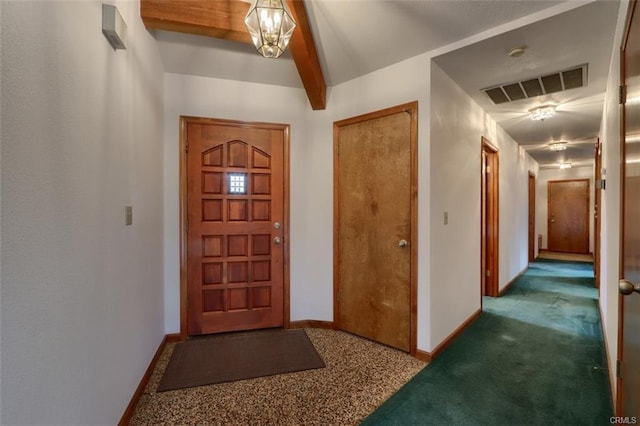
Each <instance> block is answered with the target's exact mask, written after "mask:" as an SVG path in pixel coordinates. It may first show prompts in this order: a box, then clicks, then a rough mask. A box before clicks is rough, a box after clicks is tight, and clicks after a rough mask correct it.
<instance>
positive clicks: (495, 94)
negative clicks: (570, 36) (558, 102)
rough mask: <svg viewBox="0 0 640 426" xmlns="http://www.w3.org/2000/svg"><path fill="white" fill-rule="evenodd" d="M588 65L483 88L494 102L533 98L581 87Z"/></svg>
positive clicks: (585, 79) (585, 78) (584, 82)
mask: <svg viewBox="0 0 640 426" xmlns="http://www.w3.org/2000/svg"><path fill="white" fill-rule="evenodd" d="M587 68H588V65H587V64H585V65H582V66H579V67H576V68H572V69H569V70H566V71H559V72H556V73H553V74H547V75H543V76H539V77H534V78H530V79H527V80H523V81H519V82H516V83H505V84H500V85H497V86H493V87H490V88H488V89H483V90H482V91H483V92H484V93H486V94H487V96H489V97H490V98H491V100H492V101H493V103H494V104H496V105H497V104H502V103H505V102H511V101H517V100H520V99H526V98H534V97H536V96H541V95H546V94H549V93H556V92H562V91H563V90H569V89H575V88H576V87H582V86H585V85H586V82H587Z"/></svg>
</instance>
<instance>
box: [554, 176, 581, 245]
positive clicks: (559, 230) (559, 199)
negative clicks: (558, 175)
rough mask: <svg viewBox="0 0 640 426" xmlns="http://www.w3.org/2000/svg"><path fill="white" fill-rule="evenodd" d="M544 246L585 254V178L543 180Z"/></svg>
mask: <svg viewBox="0 0 640 426" xmlns="http://www.w3.org/2000/svg"><path fill="white" fill-rule="evenodd" d="M547 191H548V192H547V199H548V210H547V215H548V217H547V223H548V226H547V232H548V240H547V241H548V249H549V250H551V251H562V252H569V253H589V179H575V180H557V181H549V182H548V183H547Z"/></svg>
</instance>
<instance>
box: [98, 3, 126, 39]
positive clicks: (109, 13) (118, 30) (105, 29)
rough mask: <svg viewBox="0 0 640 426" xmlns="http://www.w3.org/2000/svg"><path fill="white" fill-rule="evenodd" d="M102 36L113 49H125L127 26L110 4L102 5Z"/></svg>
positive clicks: (116, 9)
mask: <svg viewBox="0 0 640 426" xmlns="http://www.w3.org/2000/svg"><path fill="white" fill-rule="evenodd" d="M102 34H104V36H105V37H106V38H107V40H108V41H109V43H110V44H111V47H113V48H114V49H126V48H127V46H125V44H124V42H125V39H126V38H127V24H125V23H124V19H122V16H120V12H118V8H116V7H115V6H111V5H110V4H103V5H102Z"/></svg>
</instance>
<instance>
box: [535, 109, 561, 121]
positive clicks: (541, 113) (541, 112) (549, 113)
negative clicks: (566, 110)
mask: <svg viewBox="0 0 640 426" xmlns="http://www.w3.org/2000/svg"><path fill="white" fill-rule="evenodd" d="M555 113H556V107H554V106H553V105H545V106H541V107H538V108H534V109H532V110H530V111H529V117H531V119H532V120H534V121H544V120H545V119H547V118H551V117H553V115H554V114H555Z"/></svg>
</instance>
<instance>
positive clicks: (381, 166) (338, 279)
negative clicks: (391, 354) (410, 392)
mask: <svg viewBox="0 0 640 426" xmlns="http://www.w3.org/2000/svg"><path fill="white" fill-rule="evenodd" d="M416 141H417V103H413V104H407V105H401V106H399V107H395V108H391V109H388V110H384V111H379V112H376V113H372V114H368V115H365V116H360V117H355V118H352V119H348V120H343V121H339V122H337V123H335V124H334V147H335V157H334V167H335V169H334V176H335V193H334V197H335V198H334V200H335V204H334V208H335V219H336V220H335V225H334V244H335V246H334V289H335V295H336V297H335V299H334V321H335V323H336V325H337V326H338V327H339V328H340V329H342V330H345V331H348V332H350V333H354V334H357V335H359V336H363V337H366V338H369V339H372V340H375V341H377V342H380V343H384V344H386V345H389V346H393V347H395V348H398V349H401V350H404V351H407V352H415V336H416V334H415V285H416V284H415V270H416V269H415V266H416V265H415V259H416V255H417V249H416V237H415V235H416V215H415V213H416V167H417V166H416V164H417V163H416V157H417V156H416V146H417V143H416Z"/></svg>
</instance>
